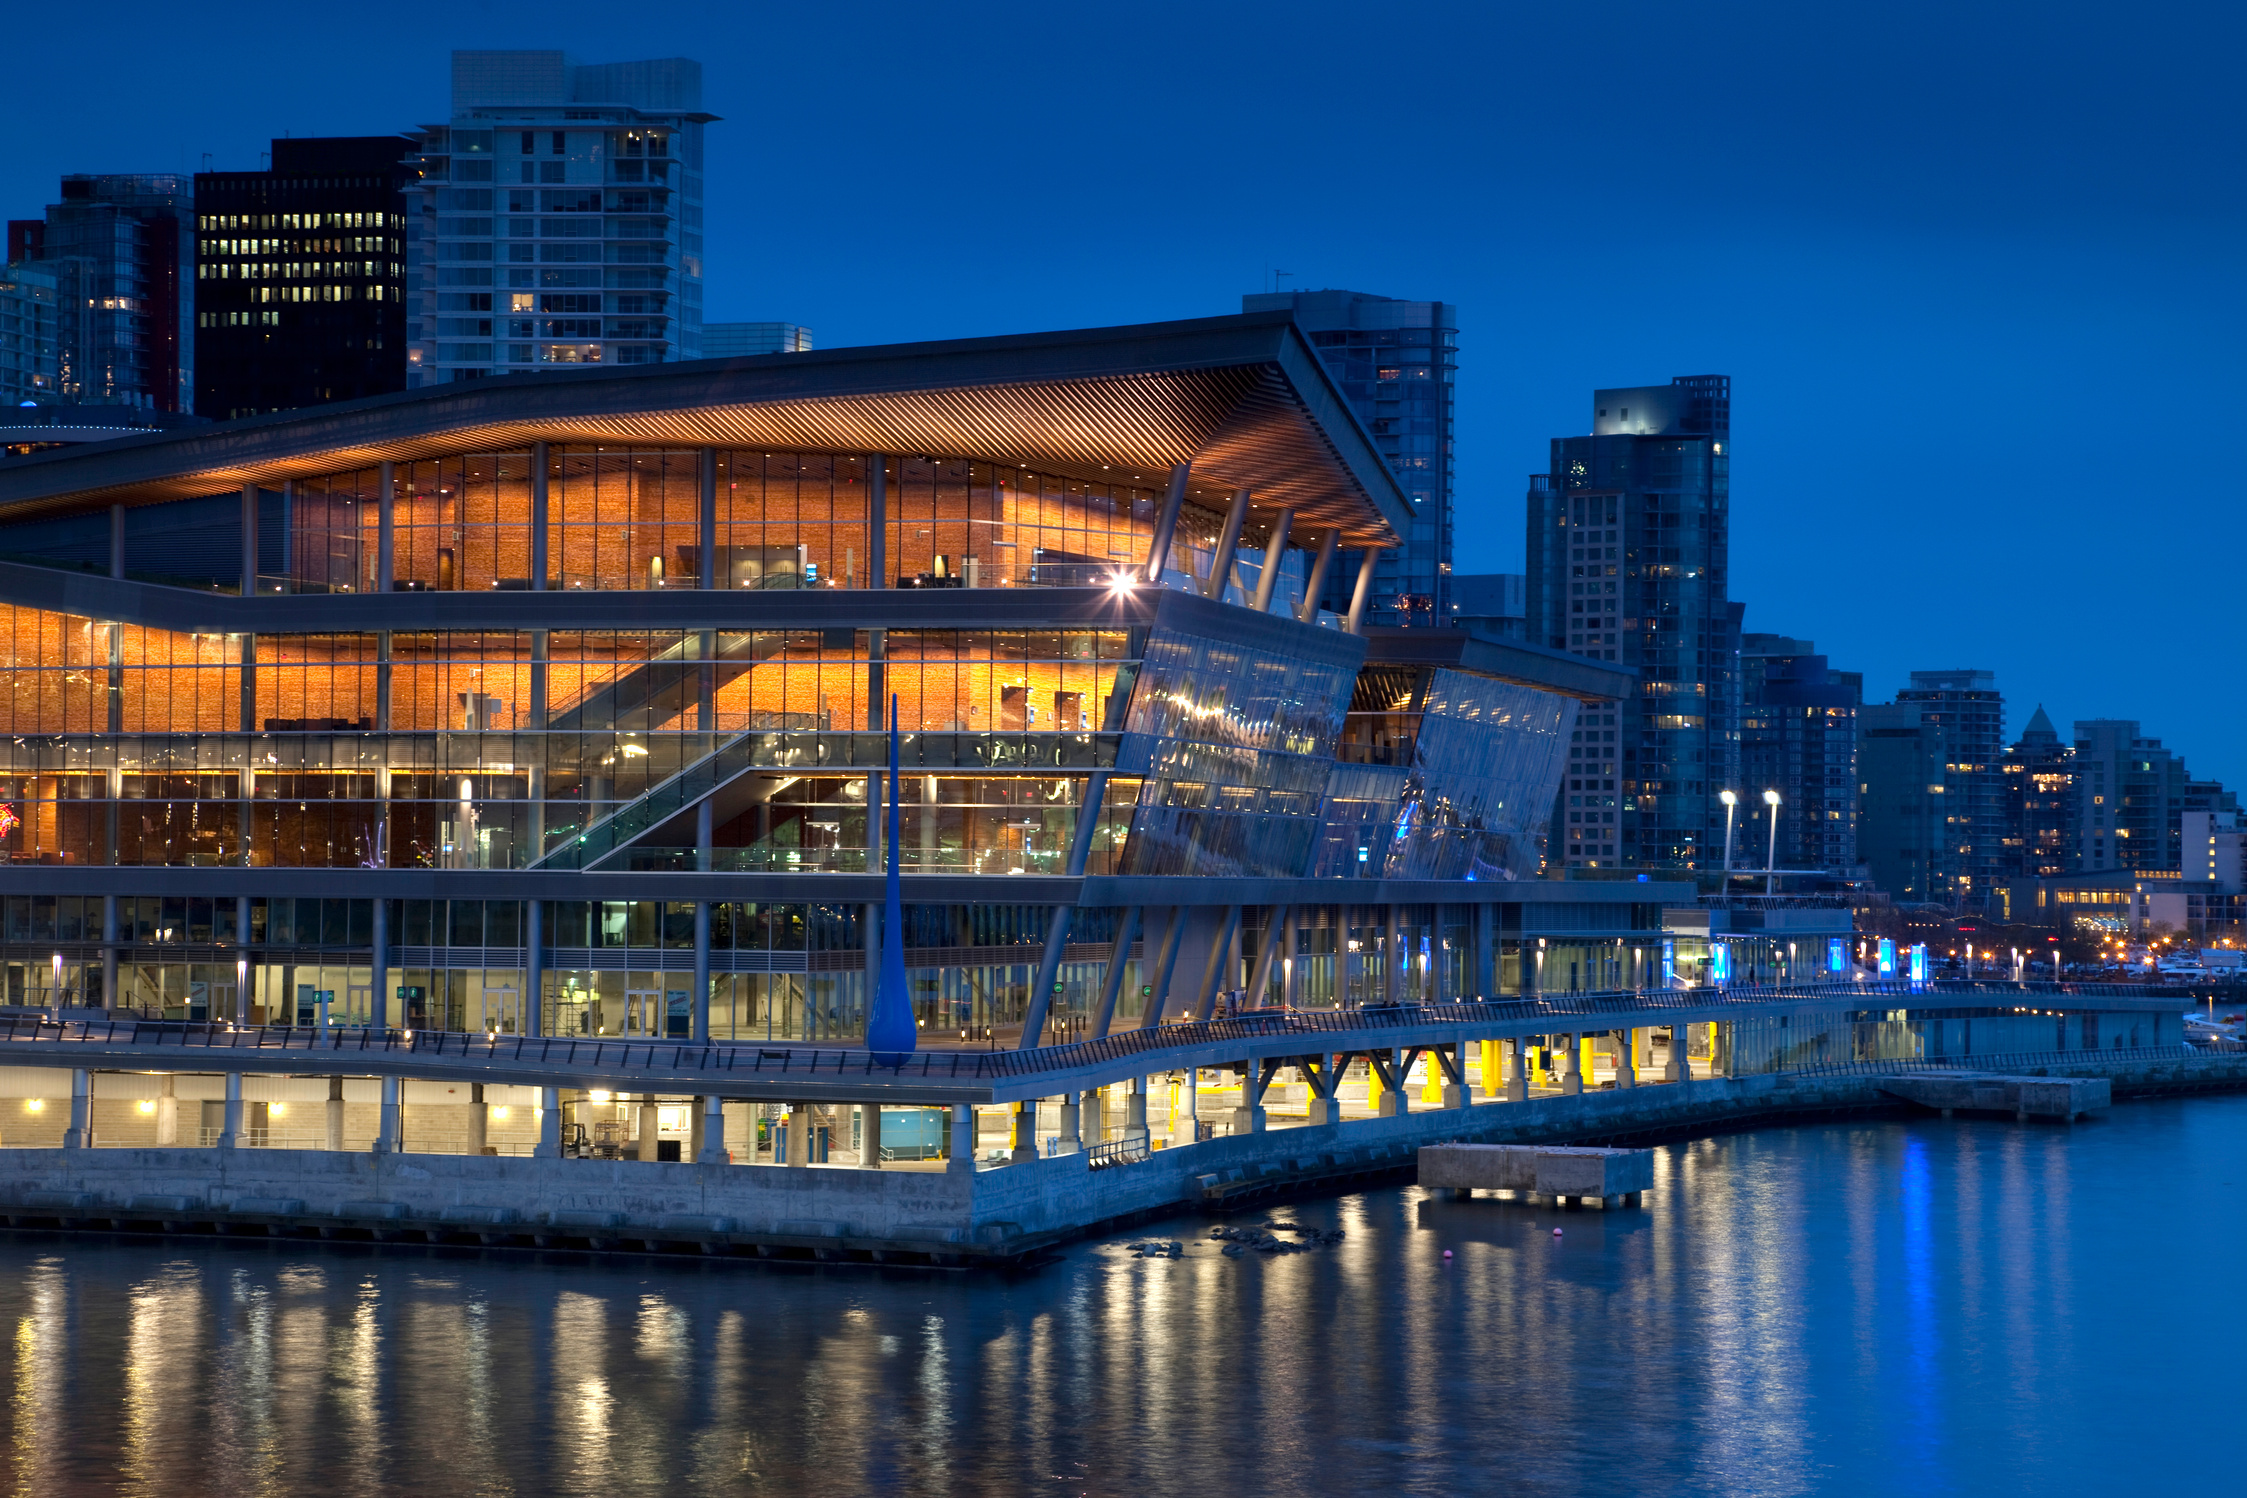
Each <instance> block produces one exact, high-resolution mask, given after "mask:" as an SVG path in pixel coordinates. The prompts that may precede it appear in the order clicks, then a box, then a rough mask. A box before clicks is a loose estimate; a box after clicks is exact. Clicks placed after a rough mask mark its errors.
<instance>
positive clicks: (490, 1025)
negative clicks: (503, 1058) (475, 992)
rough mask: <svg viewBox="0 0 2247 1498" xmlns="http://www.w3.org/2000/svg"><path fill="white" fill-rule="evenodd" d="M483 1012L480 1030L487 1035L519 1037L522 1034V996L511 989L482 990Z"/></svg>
mask: <svg viewBox="0 0 2247 1498" xmlns="http://www.w3.org/2000/svg"><path fill="white" fill-rule="evenodd" d="M483 1002H484V1012H483V1017H482V1021H481V1025H480V1028H481V1029H482V1030H483V1031H484V1032H485V1033H486V1034H488V1035H520V1034H522V1033H523V1009H522V995H521V993H520V992H519V991H517V990H516V989H512V988H487V989H485V990H484V1001H483Z"/></svg>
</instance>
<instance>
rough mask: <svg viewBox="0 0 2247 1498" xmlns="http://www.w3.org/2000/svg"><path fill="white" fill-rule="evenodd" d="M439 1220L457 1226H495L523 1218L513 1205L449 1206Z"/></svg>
mask: <svg viewBox="0 0 2247 1498" xmlns="http://www.w3.org/2000/svg"><path fill="white" fill-rule="evenodd" d="M437 1220H438V1221H439V1222H442V1223H446V1224H448V1225H450V1226H455V1227H462V1226H465V1227H480V1228H495V1227H500V1226H503V1225H505V1224H507V1223H510V1222H518V1221H520V1220H521V1214H520V1213H518V1212H517V1211H516V1210H515V1209H514V1208H513V1207H447V1208H445V1210H444V1211H442V1212H440V1213H439V1214H438V1215H437Z"/></svg>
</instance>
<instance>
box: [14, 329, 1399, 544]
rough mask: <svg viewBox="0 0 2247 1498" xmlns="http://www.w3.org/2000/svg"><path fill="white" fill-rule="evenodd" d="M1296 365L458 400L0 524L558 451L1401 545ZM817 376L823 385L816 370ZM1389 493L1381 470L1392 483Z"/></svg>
mask: <svg viewBox="0 0 2247 1498" xmlns="http://www.w3.org/2000/svg"><path fill="white" fill-rule="evenodd" d="M1211 321H1217V320H1211ZM993 342H1002V341H1000V340H994V341H993ZM778 357H780V358H783V359H794V360H810V359H813V358H815V357H817V356H811V355H786V356H778ZM928 362H930V363H931V364H940V363H941V362H942V361H941V360H940V359H932V360H930V361H928ZM1285 362H1286V361H1285V360H1282V359H1275V358H1272V357H1270V355H1269V354H1268V353H1267V355H1266V357H1263V358H1250V359H1245V360H1242V361H1241V362H1237V363H1215V364H1205V365H1203V366H1202V367H1198V368H1185V369H1175V368H1174V369H1165V370H1148V371H1142V372H1132V373H1124V374H1107V375H1085V374H1062V375H1059V376H1058V377H1055V378H1046V379H1033V380H1011V381H1009V380H991V381H986V382H983V383H956V384H949V385H941V384H931V385H928V386H924V387H921V388H891V389H887V390H878V391H865V390H860V391H856V392H851V393H838V394H815V393H810V392H809V391H807V390H806V389H805V388H804V387H805V386H807V385H814V384H816V383H818V381H817V380H816V379H812V380H806V379H791V380H788V381H785V382H776V381H775V380H774V379H773V378H772V377H771V376H772V374H773V373H774V371H772V370H771V368H770V367H769V365H770V361H769V360H756V361H730V362H729V363H727V364H724V365H711V366H695V365H687V366H673V368H674V369H677V370H678V371H679V373H680V375H682V376H687V375H689V372H691V376H690V377H689V378H688V379H686V380H684V381H681V380H674V381H673V383H672V385H671V386H668V387H665V386H661V385H658V384H656V383H654V382H651V381H648V380H646V379H644V378H643V377H641V376H638V375H623V376H611V377H610V378H608V379H601V378H593V379H583V378H565V379H562V380H552V381H549V380H542V379H537V378H532V379H525V380H510V381H505V382H491V383H486V384H484V385H483V386H482V388H481V389H478V388H476V387H465V388H464V387H461V386H445V387H442V389H441V390H440V391H433V392H425V393H419V394H417V395H412V396H406V397H388V398H383V399H380V400H376V401H369V402H354V403H351V404H350V405H348V406H343V407H333V408H314V409H313V410H310V411H306V412H301V413H292V415H291V416H290V417H288V418H286V419H275V418H263V419H260V420H256V421H252V422H244V423H231V424H229V425H227V426H224V427H216V428H208V429H193V428H191V429H189V430H188V431H187V432H185V433H181V434H177V435H169V434H168V435H166V436H163V437H159V438H147V439H137V440H134V441H131V442H130V443H127V444H102V445H101V447H100V448H96V449H81V450H80V451H79V452H77V453H74V454H70V455H69V458H70V460H71V461H68V462H58V463H54V464H51V465H50V464H46V463H37V462H35V461H34V462H28V463H24V464H22V465H20V466H19V465H8V466H7V467H0V521H14V520H23V519H32V518H36V517H39V516H43V515H52V514H58V513H67V512H71V511H82V510H85V509H89V508H96V507H101V506H106V505H109V504H111V503H115V502H119V501H123V502H128V503H152V502H158V501H163V500H169V499H177V498H184V497H191V496H195V495H205V494H213V493H221V492H224V491H226V490H228V489H233V488H239V487H240V486H241V485H243V484H245V483H251V482H255V483H257V484H260V485H262V486H266V487H278V486H279V485H280V483H281V482H282V481H283V480H285V479H290V478H307V477H311V476H313V475H317V474H323V473H333V472H338V471H342V470H347V469H351V468H359V467H366V466H371V465H373V464H375V463H379V462H382V461H385V460H391V461H401V462H402V461H407V460H412V459H420V458H429V457H435V456H439V455H443V454H451V453H460V452H470V451H478V450H488V449H492V448H502V447H517V446H522V445H526V444H528V443H530V442H532V441H539V440H543V441H548V442H557V443H579V444H596V445H597V444H644V445H670V446H701V445H706V444H708V445H718V446H739V447H767V448H799V449H807V450H812V451H834V452H892V453H915V454H927V455H929V456H940V457H952V458H970V459H974V460H977V461H982V462H988V463H995V464H1020V465H1024V466H1029V467H1034V468H1039V469H1042V470H1045V471H1048V472H1054V473H1057V474H1064V475H1068V476H1071V477H1079V478H1084V479H1088V480H1091V481H1095V482H1100V481H1108V482H1114V481H1118V480H1119V479H1120V478H1121V477H1122V475H1124V474H1126V473H1129V474H1134V475H1138V476H1140V481H1141V482H1142V483H1144V484H1146V485H1148V486H1156V485H1159V484H1160V483H1161V482H1162V479H1163V475H1164V474H1165V472H1166V471H1167V470H1168V469H1169V467H1170V466H1171V465H1172V464H1174V463H1178V462H1183V461H1188V460H1191V461H1192V462H1193V464H1194V478H1195V481H1196V484H1195V486H1196V488H1197V489H1201V490H1203V491H1204V494H1205V498H1204V499H1203V501H1202V502H1203V503H1205V504H1208V503H1211V502H1212V500H1211V499H1210V498H1208V497H1206V495H1207V491H1208V489H1209V488H1210V487H1212V486H1217V487H1222V488H1233V487H1247V488H1249V489H1251V490H1252V491H1253V492H1254V496H1255V499H1254V504H1255V509H1256V510H1257V511H1258V512H1259V513H1260V514H1261V515H1263V516H1267V517H1268V516H1269V515H1270V514H1272V513H1274V512H1276V511H1277V510H1279V509H1281V508H1283V507H1291V508H1293V509H1294V510H1295V511H1296V516H1297V519H1296V525H1297V535H1298V536H1299V537H1300V536H1303V535H1305V534H1306V532H1307V531H1310V530H1317V529H1323V528H1327V527H1337V528H1339V529H1340V530H1341V531H1342V534H1343V543H1344V544H1345V545H1352V546H1359V545H1393V544H1395V542H1396V540H1397V536H1396V533H1395V528H1394V526H1393V525H1392V524H1391V522H1390V520H1389V518H1388V515H1387V514H1385V513H1384V510H1385V509H1386V510H1387V511H1388V512H1389V513H1397V512H1398V505H1397V500H1396V496H1395V492H1394V489H1393V487H1391V488H1390V490H1389V494H1388V496H1386V504H1384V500H1383V498H1382V497H1377V496H1376V495H1374V494H1373V493H1370V492H1368V485H1367V483H1366V482H1365V477H1364V476H1365V468H1366V463H1365V457H1366V451H1367V450H1366V448H1365V444H1364V442H1363V437H1362V433H1359V432H1358V431H1357V430H1356V429H1355V427H1354V425H1352V426H1351V427H1350V429H1349V430H1348V431H1345V432H1342V433H1335V432H1331V431H1329V430H1327V429H1326V428H1325V427H1324V426H1322V425H1321V423H1320V422H1319V421H1318V420H1317V419H1315V417H1314V416H1313V414H1312V409H1313V408H1314V407H1317V406H1319V405H1320V404H1321V401H1322V400H1323V402H1324V404H1325V405H1326V406H1328V407H1332V406H1334V405H1335V404H1336V403H1335V402H1333V400H1332V393H1331V390H1330V389H1328V390H1324V391H1317V392H1313V395H1314V396H1316V397H1319V398H1318V399H1313V400H1311V401H1306V400H1305V399H1304V396H1303V393H1302V392H1299V391H1298V390H1297V389H1296V386H1295V382H1294V381H1293V380H1291V378H1290V374H1289V371H1288V370H1287V369H1286V368H1284V367H1283V364H1284V363H1285ZM1298 362H1300V361H1298ZM751 364H755V365H758V366H760V367H759V368H757V369H756V370H755V371H754V374H755V375H756V376H757V377H756V378H747V377H742V376H747V375H748V374H750V373H751V371H749V370H748V369H747V368H746V367H745V366H747V365H751ZM737 365H738V366H744V367H743V368H742V376H737V377H734V378H728V376H729V375H730V374H732V373H733V371H734V370H735V368H736V367H737ZM928 372H929V373H931V374H935V373H938V372H939V371H938V370H937V369H935V368H931V369H929V371H928ZM791 373H793V371H791ZM802 373H803V374H804V375H806V376H810V375H814V374H815V373H816V372H815V370H814V369H813V368H812V367H810V366H809V365H808V364H807V365H804V366H802ZM1296 378H1297V379H1300V378H1301V371H1300V370H1299V369H1298V371H1297V372H1296ZM892 383H893V385H894V384H895V383H897V382H895V381H893V382H892ZM681 384H685V385H687V386H689V387H690V388H688V389H684V390H682V389H680V388H678V387H679V386H680V385H681ZM776 384H779V385H781V386H782V387H783V388H782V389H776V388H775V387H776ZM787 386H793V387H794V388H793V389H792V390H790V389H786V388H785V387H787ZM658 394H660V395H663V396H668V397H673V398H675V397H678V396H680V395H687V396H689V397H691V398H692V402H693V403H691V404H664V405H659V406H658V407H657V408H654V409H645V408H643V409H633V407H634V405H636V404H638V403H639V402H640V401H644V400H646V398H647V397H648V396H652V395H658ZM1329 420H1330V421H1331V420H1332V418H1331V416H1330V418H1329ZM1342 422H1344V423H1347V422H1348V418H1347V417H1344V418H1342ZM1351 443H1355V444H1356V445H1357V452H1356V461H1355V463H1354V464H1353V461H1352V460H1351V458H1350V457H1347V456H1345V454H1344V451H1343V449H1344V448H1345V447H1347V446H1349V445H1350V444H1351ZM1374 462H1375V463H1378V458H1375V459H1374ZM11 470H12V471H11ZM73 477H79V482H76V483H73V482H71V479H72V478H73ZM42 479H44V480H46V482H40V480H42ZM1387 479H1388V475H1387V473H1386V471H1385V470H1383V471H1381V472H1380V473H1379V479H1378V481H1377V482H1379V483H1386V482H1387Z"/></svg>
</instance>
